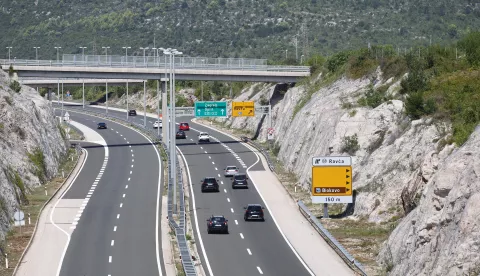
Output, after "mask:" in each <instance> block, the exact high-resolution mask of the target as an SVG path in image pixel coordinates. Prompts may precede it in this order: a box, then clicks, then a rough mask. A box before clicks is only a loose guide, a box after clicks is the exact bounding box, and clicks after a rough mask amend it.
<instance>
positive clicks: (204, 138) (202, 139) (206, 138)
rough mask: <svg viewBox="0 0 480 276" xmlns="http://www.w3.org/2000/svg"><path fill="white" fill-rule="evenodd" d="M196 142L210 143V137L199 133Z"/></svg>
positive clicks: (204, 133)
mask: <svg viewBox="0 0 480 276" xmlns="http://www.w3.org/2000/svg"><path fill="white" fill-rule="evenodd" d="M198 142H199V143H202V142H210V135H208V133H206V132H200V134H198Z"/></svg>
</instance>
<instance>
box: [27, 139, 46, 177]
mask: <svg viewBox="0 0 480 276" xmlns="http://www.w3.org/2000/svg"><path fill="white" fill-rule="evenodd" d="M28 158H29V159H30V162H32V163H33V165H34V166H35V171H34V174H35V175H36V176H37V177H38V179H39V180H40V183H42V184H44V183H45V182H46V173H47V167H46V164H45V156H44V155H43V151H42V150H41V149H40V148H36V149H35V150H34V151H33V152H32V153H28Z"/></svg>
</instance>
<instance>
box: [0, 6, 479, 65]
mask: <svg viewBox="0 0 480 276" xmlns="http://www.w3.org/2000/svg"><path fill="white" fill-rule="evenodd" d="M479 15H480V5H479V3H478V1H472V0H457V1H451V0H441V1H440V0H439V1H426V0H421V1H419V0H404V1H395V0H383V1H380V0H368V1H354V0H345V1H328V0H255V1H246V0H202V1H196V0H158V1H149V0H128V1H120V0H104V1H92V0H84V1H64V0H60V1H53V0H44V1H31V2H26V1H1V2H0V26H2V28H0V37H2V39H1V40H0V49H2V58H4V57H5V56H6V55H5V53H6V52H5V50H6V49H5V47H9V46H12V47H13V49H12V51H13V52H12V58H13V57H17V59H19V58H35V51H34V49H33V47H39V46H41V48H40V50H39V51H38V54H39V58H41V59H55V57H56V51H55V49H54V47H57V46H61V47H62V49H61V51H62V52H63V53H69V54H71V53H81V49H79V47H80V46H84V47H88V48H87V50H86V51H85V53H86V54H104V51H103V49H102V47H104V46H110V47H111V49H110V50H109V51H108V52H109V53H108V54H116V55H123V54H124V51H123V50H122V47H123V46H131V47H132V48H131V50H129V54H135V55H141V54H143V52H142V51H141V50H140V49H139V48H140V47H149V48H150V49H151V48H152V47H174V48H177V49H179V50H181V51H182V52H184V53H185V54H186V55H189V56H200V55H201V56H210V57H257V58H271V59H272V60H275V61H279V60H282V61H287V62H291V63H295V62H298V61H300V59H301V55H305V57H309V56H310V55H312V54H314V53H322V54H328V53H333V52H336V51H338V50H342V49H352V48H357V47H359V46H362V47H364V46H366V45H367V44H368V43H369V42H370V43H372V44H391V45H394V48H395V49H397V47H400V48H403V50H405V48H407V49H408V48H410V47H415V46H416V45H428V44H429V43H430V39H431V40H432V43H433V44H436V43H439V44H445V43H449V42H452V41H454V40H455V39H456V38H458V37H459V36H461V35H462V34H463V33H465V32H467V31H468V30H469V29H472V30H474V29H478V28H479V26H480V16H479ZM154 37H155V44H154ZM38 41H41V45H40V44H39V42H38ZM296 46H297V47H296ZM296 48H298V53H296ZM286 50H288V51H287V52H286ZM147 54H148V55H153V52H152V51H147Z"/></svg>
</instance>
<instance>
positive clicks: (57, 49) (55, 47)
mask: <svg viewBox="0 0 480 276" xmlns="http://www.w3.org/2000/svg"><path fill="white" fill-rule="evenodd" d="M53 48H55V49H57V63H58V62H59V57H58V50H59V49H62V47H53Z"/></svg>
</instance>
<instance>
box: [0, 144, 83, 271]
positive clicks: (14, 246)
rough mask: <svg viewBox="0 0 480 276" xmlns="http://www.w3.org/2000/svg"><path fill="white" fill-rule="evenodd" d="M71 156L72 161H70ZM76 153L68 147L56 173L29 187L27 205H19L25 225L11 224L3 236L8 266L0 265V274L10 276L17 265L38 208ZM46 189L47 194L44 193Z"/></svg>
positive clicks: (72, 164)
mask: <svg viewBox="0 0 480 276" xmlns="http://www.w3.org/2000/svg"><path fill="white" fill-rule="evenodd" d="M72 157H73V161H72ZM77 160H78V155H77V153H76V151H75V150H74V149H69V151H68V155H67V158H65V159H64V161H63V162H62V163H61V164H60V168H59V170H58V172H59V173H58V175H57V176H55V177H54V178H53V179H51V180H50V181H48V182H47V183H46V184H45V185H41V186H39V187H36V188H33V189H30V193H29V194H27V195H26V196H27V199H28V201H27V202H28V205H23V206H21V207H20V208H21V210H22V211H23V212H24V213H25V226H22V227H21V228H20V227H19V226H18V227H15V226H12V228H11V230H10V231H9V232H8V234H7V235H6V237H5V241H4V242H5V247H4V251H5V252H6V253H7V254H8V264H9V268H6V267H5V265H2V266H1V267H0V276H7V275H8V276H10V275H12V274H13V270H14V269H15V266H16V265H17V263H18V261H19V259H20V257H21V255H22V253H23V251H24V250H25V249H26V247H27V244H28V242H29V241H30V238H31V237H32V235H33V230H34V228H35V224H36V222H37V220H38V218H39V216H40V210H41V208H42V206H43V204H45V202H46V201H47V200H48V199H49V198H50V197H51V195H52V194H53V193H55V191H56V190H57V189H59V188H60V187H61V186H62V184H63V182H64V181H65V180H66V178H63V177H62V171H64V172H65V177H66V176H67V175H68V174H70V172H71V171H72V170H73V169H74V168H75V165H76V164H77ZM45 191H47V195H45ZM28 214H30V224H28Z"/></svg>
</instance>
